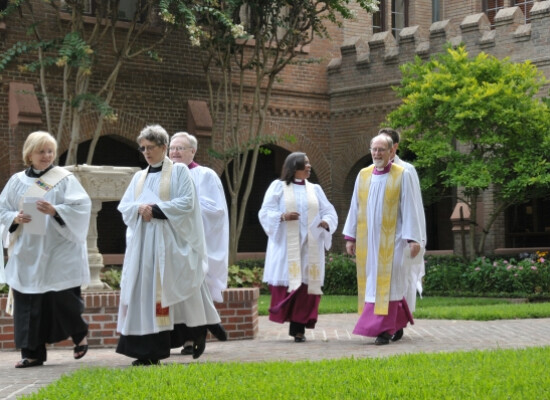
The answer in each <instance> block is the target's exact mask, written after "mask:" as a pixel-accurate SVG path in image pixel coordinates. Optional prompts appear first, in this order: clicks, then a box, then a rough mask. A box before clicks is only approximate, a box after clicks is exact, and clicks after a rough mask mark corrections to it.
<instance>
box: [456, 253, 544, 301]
mask: <svg viewBox="0 0 550 400" xmlns="http://www.w3.org/2000/svg"><path fill="white" fill-rule="evenodd" d="M544 255H546V254H545V253H538V254H536V255H535V256H534V257H527V258H524V259H521V260H516V259H515V258H510V259H509V260H506V259H498V260H494V261H491V259H489V258H486V257H480V258H478V259H476V260H475V261H474V262H472V263H471V264H469V265H468V268H467V269H466V272H465V274H464V280H465V282H466V283H467V285H468V286H469V287H470V288H471V289H472V290H474V291H475V292H480V293H490V292H492V293H511V294H515V293H518V294H526V295H540V294H542V293H550V262H548V261H546V259H545V258H544Z"/></svg>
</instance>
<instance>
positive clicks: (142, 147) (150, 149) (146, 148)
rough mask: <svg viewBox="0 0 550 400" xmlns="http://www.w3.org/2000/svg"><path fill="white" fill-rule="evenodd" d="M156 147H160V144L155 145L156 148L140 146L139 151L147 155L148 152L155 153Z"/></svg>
mask: <svg viewBox="0 0 550 400" xmlns="http://www.w3.org/2000/svg"><path fill="white" fill-rule="evenodd" d="M155 147H159V146H158V144H155V145H154V146H140V147H138V150H139V151H141V152H142V153H145V152H146V151H153V149H154V148H155Z"/></svg>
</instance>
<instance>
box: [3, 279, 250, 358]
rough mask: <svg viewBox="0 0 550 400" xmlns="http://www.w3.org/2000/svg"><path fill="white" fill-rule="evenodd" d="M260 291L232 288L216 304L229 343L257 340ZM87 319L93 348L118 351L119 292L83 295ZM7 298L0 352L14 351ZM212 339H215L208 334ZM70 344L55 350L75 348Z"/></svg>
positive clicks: (89, 341) (60, 343) (4, 307)
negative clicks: (221, 301) (232, 341)
mask: <svg viewBox="0 0 550 400" xmlns="http://www.w3.org/2000/svg"><path fill="white" fill-rule="evenodd" d="M259 296H260V290H259V289H258V288H232V289H227V290H225V291H224V293H223V300H224V301H223V303H215V305H216V308H217V309H218V312H219V314H220V317H221V320H222V325H223V326H224V327H225V329H226V331H227V336H228V340H241V339H254V338H255V337H256V336H257V334H258V298H259ZM82 297H83V298H84V301H85V304H86V309H85V311H84V318H85V319H86V321H87V322H88V324H89V333H88V343H89V344H90V346H92V347H115V346H116V344H117V343H118V338H119V335H118V333H117V331H116V325H117V314H118V302H119V298H120V292H118V291H112V292H84V293H83V294H82ZM6 302H7V295H1V296H0V350H9V349H14V348H15V343H14V341H13V318H12V317H11V316H9V315H7V314H6V312H5V310H6ZM208 338H209V339H212V337H211V336H210V334H209V337H208ZM73 346H74V345H73V343H72V341H71V340H64V341H62V342H59V343H56V344H54V345H52V347H73Z"/></svg>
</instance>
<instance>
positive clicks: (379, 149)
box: [370, 147, 388, 153]
mask: <svg viewBox="0 0 550 400" xmlns="http://www.w3.org/2000/svg"><path fill="white" fill-rule="evenodd" d="M386 151H388V149H382V148H380V147H374V148H371V149H370V152H371V153H384V152H386Z"/></svg>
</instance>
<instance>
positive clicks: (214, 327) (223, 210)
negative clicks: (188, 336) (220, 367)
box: [169, 132, 229, 354]
mask: <svg viewBox="0 0 550 400" xmlns="http://www.w3.org/2000/svg"><path fill="white" fill-rule="evenodd" d="M197 146H198V141H197V138H196V137H195V136H193V135H191V134H189V133H187V132H177V133H175V134H174V135H173V136H172V139H171V141H170V149H169V150H170V152H169V155H170V159H171V160H172V161H173V162H174V163H183V164H185V165H187V167H188V168H189V172H190V173H191V176H192V178H193V182H195V188H196V190H197V196H198V197H199V203H200V208H201V215H202V222H203V228H204V236H205V238H206V250H207V254H208V271H207V273H206V284H207V286H208V289H209V291H210V294H211V295H212V299H213V300H214V301H216V302H218V303H222V302H223V295H222V292H223V290H224V289H226V288H227V269H228V268H227V267H228V265H227V264H228V256H229V254H228V253H229V217H228V212H227V202H226V200H225V193H224V191H223V186H222V182H221V180H220V178H219V177H218V175H217V174H216V173H215V172H214V170H212V169H211V168H208V167H204V166H202V165H199V164H198V163H196V162H195V161H194V158H195V154H196V152H197ZM208 330H210V332H212V334H213V335H214V336H215V337H216V338H218V339H219V340H221V341H225V340H227V333H226V331H225V329H224V328H223V326H222V325H221V324H211V325H209V326H208ZM182 354H192V346H191V345H190V344H186V345H185V346H184V348H183V350H182Z"/></svg>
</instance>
